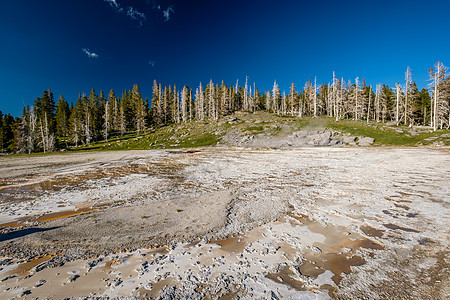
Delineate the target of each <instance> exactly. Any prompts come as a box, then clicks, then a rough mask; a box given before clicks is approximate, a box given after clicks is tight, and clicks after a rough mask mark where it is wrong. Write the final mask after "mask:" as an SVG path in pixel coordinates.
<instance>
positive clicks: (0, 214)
mask: <svg viewBox="0 0 450 300" xmlns="http://www.w3.org/2000/svg"><path fill="white" fill-rule="evenodd" d="M52 161H53V162H54V163H55V165H52ZM449 163H450V158H449V152H448V150H446V149H441V150H434V149H376V148H375V149H367V148H366V149H362V148H359V149H356V148H302V149H300V150H273V149H272V150H255V149H251V148H248V149H233V148H220V147H218V148H205V149H194V150H187V151H134V152H117V153H111V154H109V153H107V154H105V153H87V154H85V155H82V156H77V155H72V154H64V155H55V156H45V157H43V158H42V161H41V162H39V160H38V159H36V158H35V157H29V158H27V157H12V158H11V159H10V160H8V159H5V158H4V157H2V158H0V171H1V172H0V174H2V175H1V176H0V178H1V179H2V182H1V184H0V224H2V225H1V226H0V233H1V234H0V253H1V254H2V258H0V280H1V281H0V287H1V289H0V297H1V298H24V299H32V298H36V297H37V298H56V299H59V298H64V297H88V298H89V297H92V298H96V297H102V298H117V297H136V298H149V297H150V298H162V299H165V298H186V297H187V298H190V299H204V298H210V299H219V298H228V299H232V298H234V299H237V298H242V299H254V298H265V299H267V298H287V299H299V298H301V299H328V298H338V299H357V298H365V299H377V298H393V297H394V298H395V297H397V298H402V299H448V298H449V297H450V292H449V288H448V287H449V286H450V282H449V279H448V278H450V271H449V270H450V266H449V261H448V257H449V239H448V236H449V231H448V224H449V223H450V219H449V218H450V217H449V216H450V214H449V211H448V210H449V207H450V206H449V201H450V200H449V199H450V192H449V190H450V186H449V182H450V175H449V174H450V169H449V166H450V164H449ZM14 166H17V167H14ZM5 174H9V176H8V177H6V176H5ZM21 199H23V200H21Z"/></svg>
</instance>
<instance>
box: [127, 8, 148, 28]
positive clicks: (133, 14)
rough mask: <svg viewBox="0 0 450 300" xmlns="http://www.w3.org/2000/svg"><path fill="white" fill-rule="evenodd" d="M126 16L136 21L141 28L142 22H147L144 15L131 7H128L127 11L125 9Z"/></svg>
mask: <svg viewBox="0 0 450 300" xmlns="http://www.w3.org/2000/svg"><path fill="white" fill-rule="evenodd" d="M127 16H129V17H130V18H132V19H133V20H136V21H138V22H139V24H140V25H141V26H142V24H143V23H144V21H147V18H146V17H145V14H144V13H141V12H139V11H137V10H136V9H135V8H134V7H132V6H129V7H128V9H127Z"/></svg>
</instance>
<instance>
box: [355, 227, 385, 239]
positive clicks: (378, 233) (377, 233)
mask: <svg viewBox="0 0 450 300" xmlns="http://www.w3.org/2000/svg"><path fill="white" fill-rule="evenodd" d="M360 229H361V231H362V232H364V234H366V235H368V236H372V237H378V238H380V237H382V236H383V233H384V230H381V229H375V228H373V227H371V226H369V225H362V226H361V227H360Z"/></svg>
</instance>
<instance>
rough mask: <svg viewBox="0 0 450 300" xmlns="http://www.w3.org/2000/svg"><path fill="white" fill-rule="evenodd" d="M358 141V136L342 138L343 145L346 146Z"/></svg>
mask: <svg viewBox="0 0 450 300" xmlns="http://www.w3.org/2000/svg"><path fill="white" fill-rule="evenodd" d="M355 141H356V136H352V135H351V136H343V137H342V143H344V144H350V143H352V142H355Z"/></svg>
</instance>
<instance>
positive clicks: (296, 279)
mask: <svg viewBox="0 0 450 300" xmlns="http://www.w3.org/2000/svg"><path fill="white" fill-rule="evenodd" d="M289 217H290V220H289V219H288V220H286V219H285V218H283V219H281V220H280V221H292V220H295V223H292V222H290V223H291V225H293V224H294V225H293V226H300V227H302V226H305V227H307V228H308V229H309V230H310V231H311V232H313V233H318V234H320V235H323V236H324V237H325V241H324V242H314V243H313V245H314V246H315V247H316V249H317V250H316V251H315V252H313V253H311V252H310V253H304V254H303V261H302V263H300V264H298V265H294V266H284V267H282V268H281V269H280V270H279V271H278V272H276V273H270V274H268V275H266V277H267V278H269V279H271V280H273V281H275V282H278V283H281V284H285V285H288V286H289V287H291V288H294V289H296V290H298V291H314V288H312V287H308V285H307V284H306V283H305V282H307V278H312V279H317V278H318V277H319V276H321V275H322V274H324V273H325V272H327V271H329V272H331V273H332V274H333V275H332V277H331V279H332V281H333V283H334V285H331V284H322V285H321V286H320V289H325V290H328V293H329V295H330V296H333V295H334V293H335V292H336V289H337V288H336V287H337V286H339V284H340V282H341V280H342V279H343V274H350V273H351V272H352V267H358V266H362V265H364V264H365V263H366V260H365V259H364V258H363V257H362V256H361V255H359V254H356V253H357V251H358V250H363V249H365V250H366V251H373V250H384V249H385V247H384V246H383V245H382V244H379V243H377V242H375V241H373V240H370V239H368V238H365V237H364V236H361V235H360V234H358V233H356V232H350V231H349V229H348V228H347V227H344V226H335V225H328V226H323V225H322V224H320V223H319V222H317V221H315V220H312V219H310V218H309V217H308V216H307V215H305V214H295V213H290V214H289ZM361 231H362V232H363V233H365V234H366V235H368V236H372V237H377V238H379V237H381V236H382V235H383V232H384V230H378V229H375V228H373V227H370V226H368V225H363V226H361ZM370 255H373V253H372V252H370V253H369V256H370Z"/></svg>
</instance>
